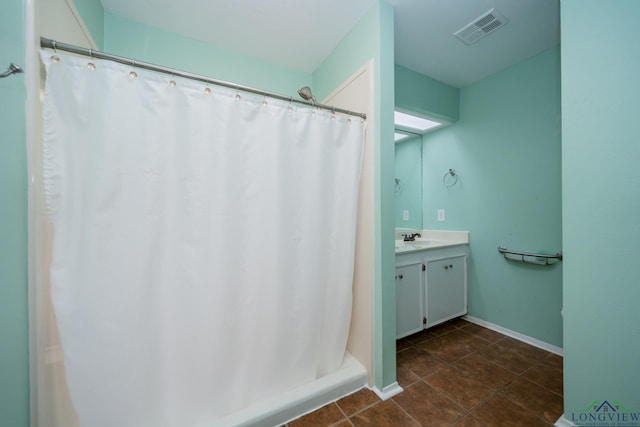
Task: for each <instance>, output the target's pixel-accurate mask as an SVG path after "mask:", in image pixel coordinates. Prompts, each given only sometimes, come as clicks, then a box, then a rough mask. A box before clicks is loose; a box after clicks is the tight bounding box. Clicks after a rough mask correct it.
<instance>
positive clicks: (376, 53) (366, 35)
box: [313, 0, 396, 390]
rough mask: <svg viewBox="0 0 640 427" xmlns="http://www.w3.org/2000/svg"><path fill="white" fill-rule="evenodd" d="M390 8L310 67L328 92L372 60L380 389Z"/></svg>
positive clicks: (389, 286) (387, 369)
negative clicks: (314, 69) (317, 64)
mask: <svg viewBox="0 0 640 427" xmlns="http://www.w3.org/2000/svg"><path fill="white" fill-rule="evenodd" d="M393 55H394V51H393V8H392V7H391V6H390V5H389V4H388V3H386V2H385V1H384V0H378V1H377V2H376V3H375V5H374V6H373V7H372V8H371V9H370V10H369V12H368V13H367V14H366V15H365V16H364V17H363V18H362V19H361V20H360V22H359V23H358V25H356V27H355V28H354V29H353V30H352V31H351V32H350V33H349V34H348V35H347V36H346V37H345V38H344V39H343V41H342V42H341V43H340V45H339V46H338V47H337V48H336V49H335V50H334V51H333V52H332V53H331V55H330V56H329V57H328V58H327V59H326V60H325V61H324V63H323V64H322V65H321V66H320V67H318V69H317V70H316V71H315V72H314V74H313V77H314V87H315V89H316V91H317V95H318V98H319V99H322V98H323V97H325V96H327V95H329V94H330V93H331V91H333V90H334V89H335V88H336V87H338V86H339V85H340V84H341V83H342V82H343V81H344V80H346V78H347V77H349V76H350V75H352V74H353V73H355V72H356V71H357V70H359V69H360V68H362V66H363V65H364V63H365V62H366V61H368V60H369V59H373V60H374V71H373V75H374V83H373V86H374V99H373V102H374V116H375V121H374V123H376V126H375V128H368V130H367V132H373V138H374V174H375V176H374V191H375V194H374V203H375V245H376V249H375V269H376V271H375V273H374V277H375V284H374V286H375V295H374V312H375V315H374V316H375V319H374V322H375V325H374V331H375V336H374V364H375V366H374V370H375V385H376V387H377V388H378V389H380V390H382V389H383V388H384V387H386V386H388V385H390V384H392V383H394V382H395V381H396V342H395V333H396V331H395V318H396V309H395V301H396V295H395V280H394V272H395V253H394V243H393V240H394V208H393V206H394V201H393V200H394V192H393V187H394V186H393V174H394V144H393V132H394V128H393V106H394V98H393V92H394V89H393V81H394V62H393V61H394V59H393V57H394V56H393Z"/></svg>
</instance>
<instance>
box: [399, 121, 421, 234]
mask: <svg viewBox="0 0 640 427" xmlns="http://www.w3.org/2000/svg"><path fill="white" fill-rule="evenodd" d="M395 225H396V228H415V229H422V135H420V134H418V133H413V132H409V131H406V130H400V129H396V142H395Z"/></svg>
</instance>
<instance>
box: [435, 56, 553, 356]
mask: <svg viewBox="0 0 640 427" xmlns="http://www.w3.org/2000/svg"><path fill="white" fill-rule="evenodd" d="M560 129H561V121H560V49H559V47H558V48H552V49H550V50H547V51H545V52H543V53H541V54H538V55H536V56H534V57H532V58H529V59H527V60H525V61H523V62H520V63H518V64H516V65H513V66H511V67H510V68H508V69H506V70H503V71H501V72H499V73H496V74H494V75H492V76H490V77H488V78H485V79H484V80H481V81H480V82H477V83H475V84H473V85H470V86H467V87H465V88H463V89H461V93H460V120H459V121H458V122H457V123H456V124H454V125H453V126H451V127H448V128H444V129H441V130H438V131H435V132H434V133H432V134H427V135H425V136H424V147H423V162H424V171H423V173H424V181H423V187H424V193H423V194H424V200H423V215H424V217H423V218H424V219H423V223H424V228H425V229H445V230H469V231H470V239H471V244H470V251H471V252H470V261H469V277H468V302H469V314H470V315H471V316H475V317H478V318H480V319H483V320H486V321H488V322H492V323H495V324H497V325H500V326H502V327H505V328H508V329H511V330H514V331H516V332H519V333H522V334H525V335H527V336H530V337H533V338H536V339H538V340H541V341H544V342H546V343H549V344H552V345H555V346H559V347H561V346H562V317H561V314H560V311H561V308H562V269H563V265H562V264H561V263H558V264H557V265H555V266H553V267H540V266H533V265H525V264H521V263H513V262H508V261H506V260H504V259H503V257H502V255H500V254H499V253H498V251H497V248H498V246H499V245H505V246H507V247H508V248H510V249H515V250H523V251H528V252H537V251H541V252H545V253H556V252H557V251H560V250H561V249H562V224H561V218H562V216H561V215H562V213H561V185H560V182H561V155H560V154H561V139H560ZM449 168H453V169H455V170H456V171H457V173H458V177H459V181H458V183H457V184H456V185H454V186H452V187H449V188H447V187H446V186H445V185H444V184H443V175H444V174H445V173H446V172H447V171H448V170H449ZM437 209H445V214H446V221H445V222H437V221H436V218H437V217H436V211H437Z"/></svg>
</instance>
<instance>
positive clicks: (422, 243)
mask: <svg viewBox="0 0 640 427" xmlns="http://www.w3.org/2000/svg"><path fill="white" fill-rule="evenodd" d="M442 243H443V242H441V241H440V240H420V239H418V240H414V241H410V242H405V241H404V240H396V249H401V250H403V251H410V250H419V249H426V248H430V247H433V246H439V245H442Z"/></svg>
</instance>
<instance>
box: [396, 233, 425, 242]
mask: <svg viewBox="0 0 640 427" xmlns="http://www.w3.org/2000/svg"><path fill="white" fill-rule="evenodd" d="M401 236H404V241H405V242H413V241H414V240H416V237H422V236H421V235H420V233H413V234H401Z"/></svg>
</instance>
